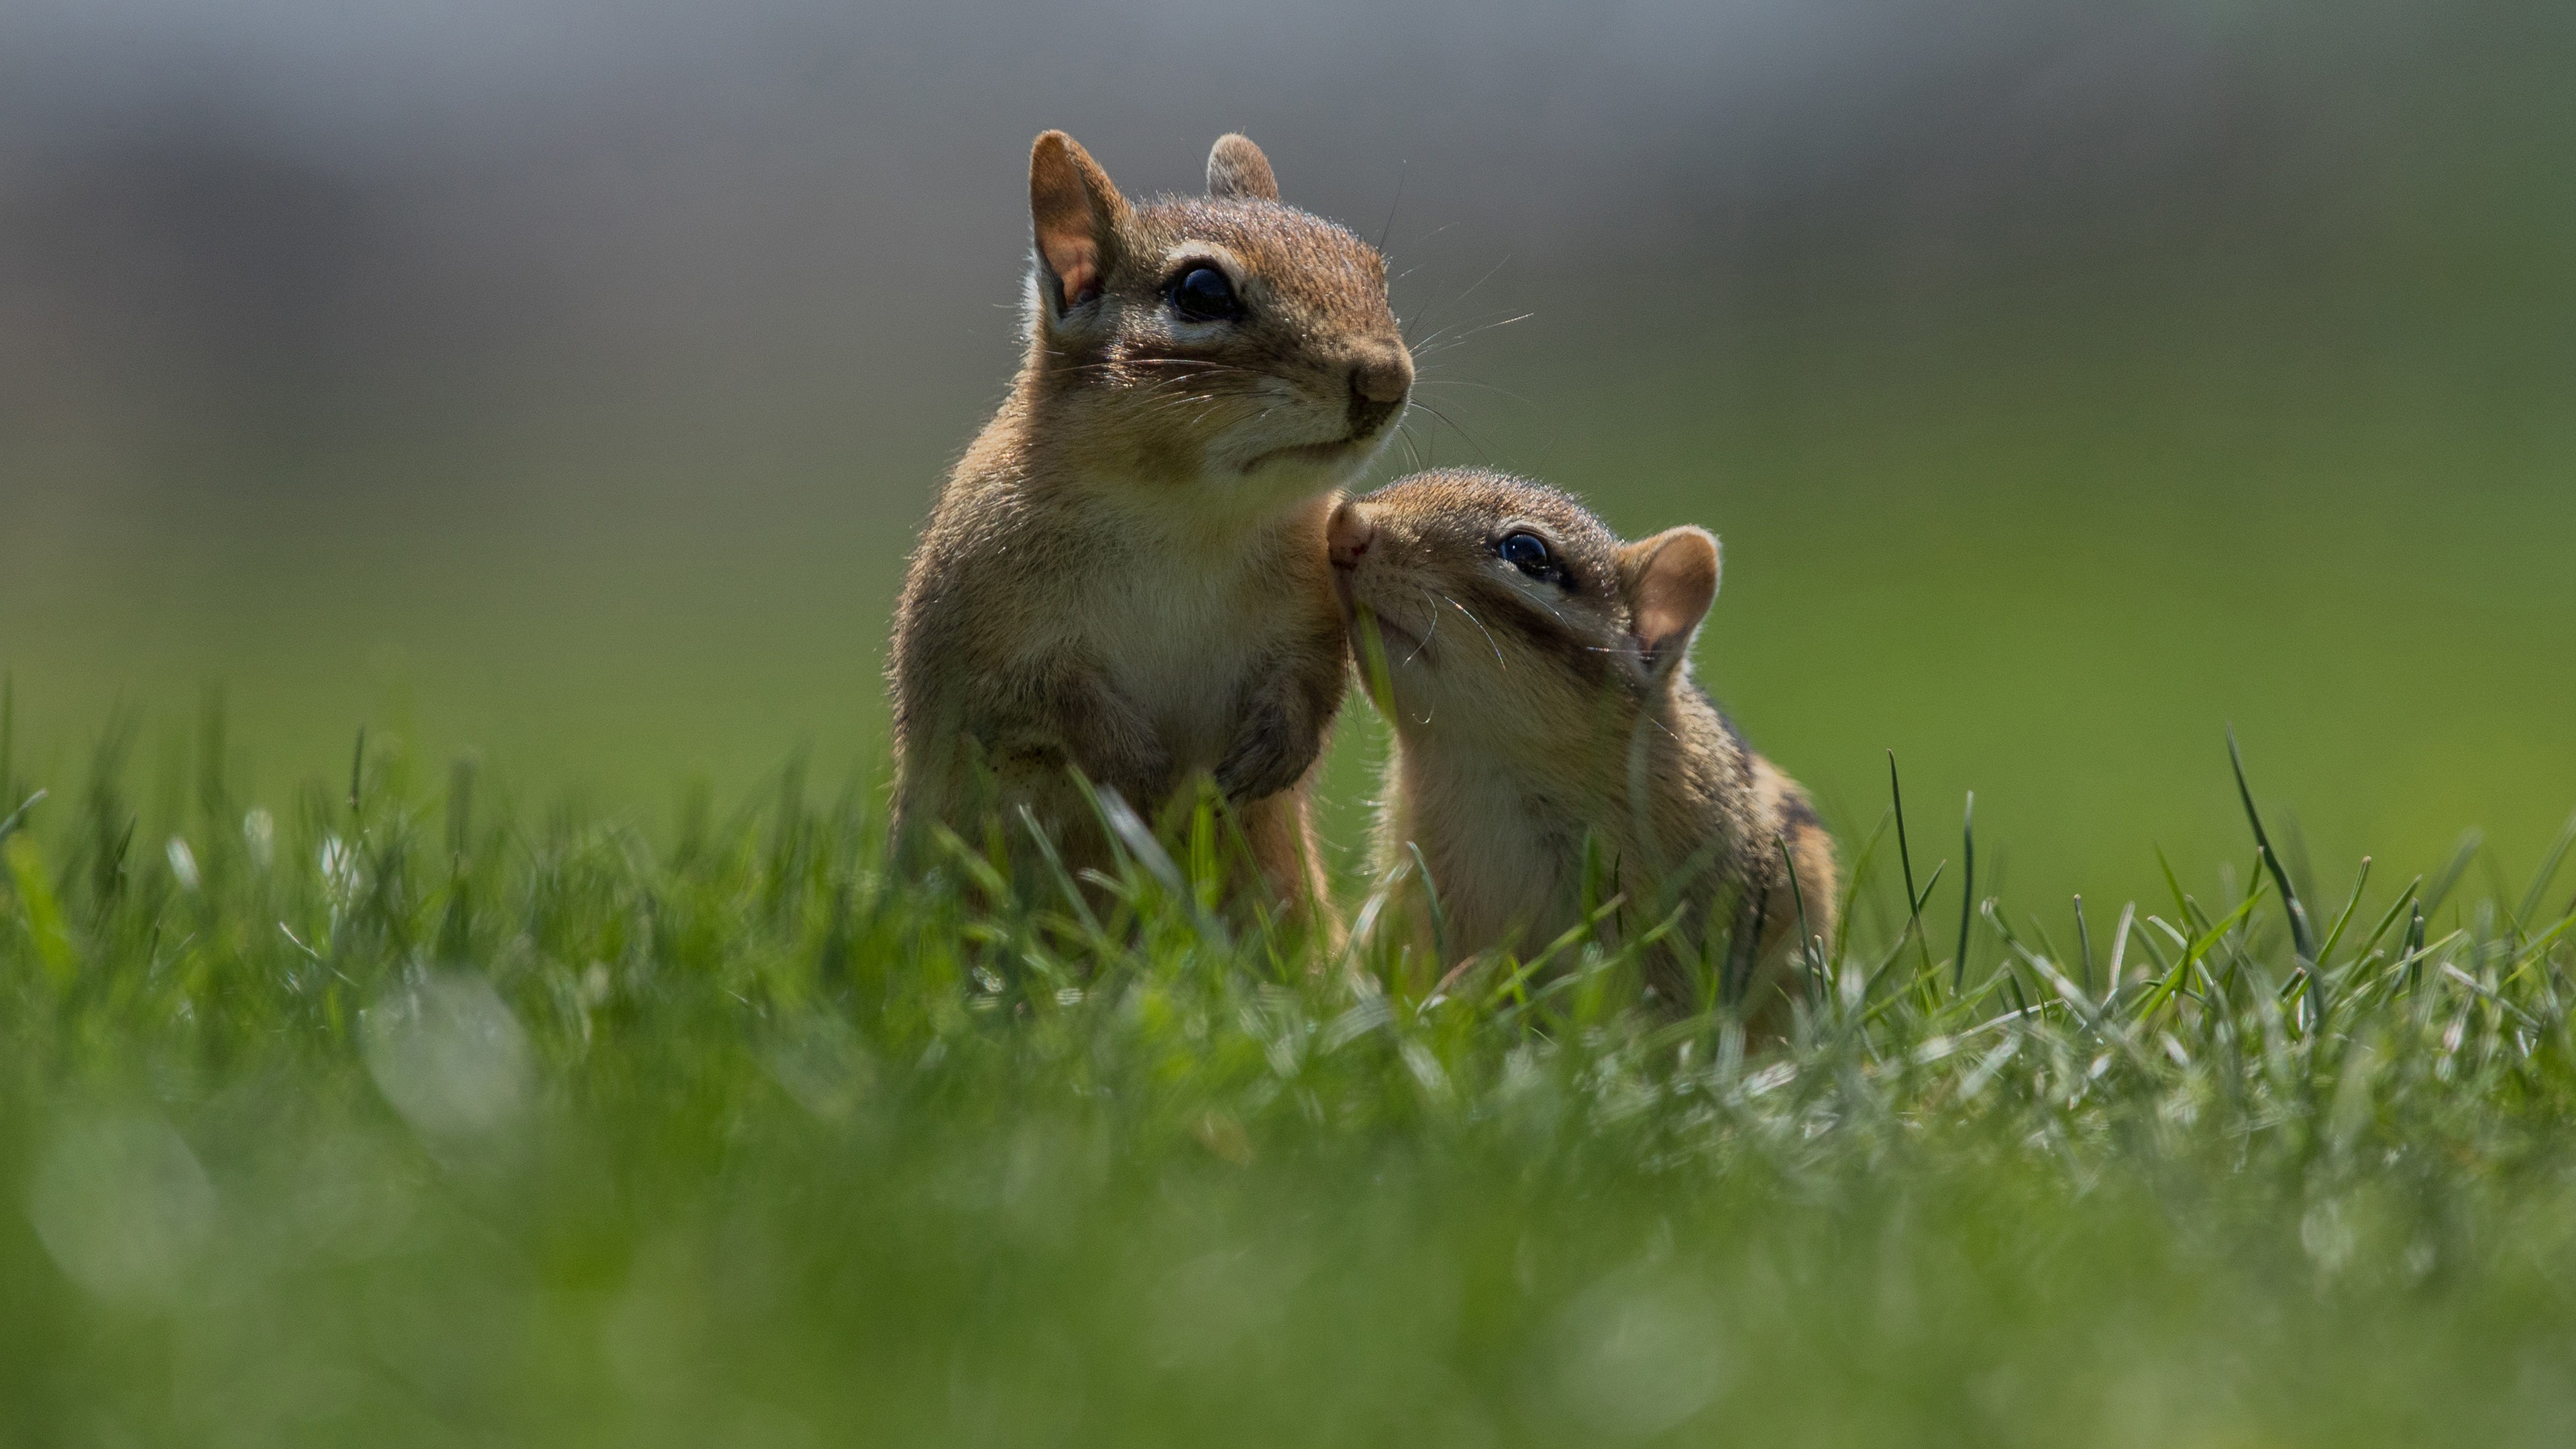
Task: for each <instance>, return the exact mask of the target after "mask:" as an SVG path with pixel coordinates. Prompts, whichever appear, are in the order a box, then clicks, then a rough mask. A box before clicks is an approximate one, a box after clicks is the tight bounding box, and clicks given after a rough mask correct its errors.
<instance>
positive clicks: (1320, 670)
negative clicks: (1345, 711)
mask: <svg viewBox="0 0 2576 1449" xmlns="http://www.w3.org/2000/svg"><path fill="white" fill-rule="evenodd" d="M1310 642H1311V643H1312V647H1309V648H1304V649H1300V650H1297V651H1295V652H1293V653H1289V654H1284V655H1282V656H1280V657H1277V658H1275V659H1274V660H1272V661H1271V662H1270V664H1269V665H1268V667H1266V668H1263V669H1261V670H1259V671H1257V672H1256V674H1255V678H1254V683H1253V685H1252V687H1251V688H1250V690H1248V691H1247V692H1246V695H1245V698H1244V701H1243V705H1242V708H1241V710H1240V712H1239V715H1238V718H1239V719H1240V721H1241V723H1240V724H1238V725H1237V726H1236V727H1235V732H1234V738H1233V740H1231V741H1230V742H1229V743H1228V744H1227V745H1226V750H1225V754H1224V755H1223V757H1221V758H1220V759H1218V761H1217V765H1216V783H1217V788H1218V789H1220V790H1223V791H1224V792H1225V797H1226V798H1227V799H1229V800H1232V801H1234V802H1235V803H1236V804H1238V805H1242V804H1248V803H1250V802H1252V801H1255V800H1261V799H1266V798H1268V797H1269V796H1272V795H1276V794H1278V793H1279V792H1280V791H1282V790H1285V789H1287V788H1288V787H1290V786H1291V785H1294V784H1296V783H1297V782H1298V781H1300V780H1302V779H1304V778H1305V777H1306V772H1307V771H1308V770H1310V769H1312V768H1314V765H1315V761H1316V760H1317V758H1319V757H1320V756H1321V755H1322V754H1323V752H1324V740H1325V738H1326V736H1327V735H1328V734H1329V733H1330V731H1331V729H1332V725H1333V716H1334V715H1335V714H1336V713H1338V712H1339V711H1340V709H1341V707H1342V692H1343V690H1344V688H1345V686H1346V685H1347V684H1348V681H1349V677H1350V664H1349V655H1348V653H1347V651H1346V650H1345V649H1344V648H1343V646H1342V642H1341V635H1340V633H1339V632H1338V630H1336V631H1334V632H1332V633H1331V634H1329V635H1327V636H1325V637H1324V638H1322V639H1320V640H1318V641H1310Z"/></svg>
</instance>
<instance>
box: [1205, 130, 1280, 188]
mask: <svg viewBox="0 0 2576 1449" xmlns="http://www.w3.org/2000/svg"><path fill="white" fill-rule="evenodd" d="M1208 195H1210V196H1212V197H1215V198H1216V199H1217V200H1219V201H1230V200H1232V199H1234V198H1235V197H1238V196H1248V197H1251V198H1253V199H1254V200H1256V201H1277V200H1278V199H1279V178H1278V177H1276V176H1273V175H1271V174H1270V158H1269V157H1267V156H1264V155H1262V154H1261V148H1260V147H1258V146H1255V145H1253V144H1252V138H1251V137H1249V136H1242V135H1237V134H1236V133H1234V132H1232V131H1228V132H1227V133H1225V134H1224V135H1222V136H1219V137H1217V138H1216V149H1215V150H1213V151H1210V152H1208Z"/></svg>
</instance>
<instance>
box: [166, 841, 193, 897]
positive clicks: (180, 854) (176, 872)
mask: <svg viewBox="0 0 2576 1449" xmlns="http://www.w3.org/2000/svg"><path fill="white" fill-rule="evenodd" d="M163 854H166V855H168V856H169V857H170V875H171V878H172V879H174V880H176V881H178V882H179V889H181V890H184V891H194V890H195V889H196V888H197V885H198V876H197V853H196V852H195V851H193V850H190V849H189V848H188V842H187V841H186V839H184V838H183V837H180V836H176V835H173V836H171V837H170V844H169V846H168V847H167V848H166V849H165V850H164V851H163Z"/></svg>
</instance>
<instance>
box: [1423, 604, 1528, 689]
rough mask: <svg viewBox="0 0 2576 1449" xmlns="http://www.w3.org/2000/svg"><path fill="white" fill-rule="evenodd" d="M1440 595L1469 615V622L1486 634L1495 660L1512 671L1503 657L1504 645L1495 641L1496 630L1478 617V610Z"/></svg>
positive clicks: (1452, 606)
mask: <svg viewBox="0 0 2576 1449" xmlns="http://www.w3.org/2000/svg"><path fill="white" fill-rule="evenodd" d="M1440 597H1441V598H1443V599H1448V600H1449V607H1450V608H1453V609H1455V610H1457V611H1458V612H1459V613H1461V614H1464V615H1466V616H1467V622H1468V623H1470V624H1473V625H1475V626H1476V632H1477V633H1479V634H1482V635H1484V636H1485V647H1486V648H1488V649H1491V650H1493V651H1494V662H1495V663H1496V664H1500V665H1502V666H1503V669H1504V671H1505V672H1506V673H1508V672H1510V670H1511V667H1512V666H1511V664H1510V663H1509V662H1508V661H1506V660H1505V659H1504V658H1503V646H1502V645H1500V644H1497V643H1495V642H1494V631H1493V630H1491V629H1488V628H1486V627H1485V621H1484V620H1482V619H1479V618H1477V617H1476V611H1475V610H1473V609H1470V608H1468V607H1467V606H1466V605H1464V604H1462V603H1459V602H1458V601H1457V600H1456V599H1450V598H1449V596H1448V595H1447V594H1442V595H1441V596H1440Z"/></svg>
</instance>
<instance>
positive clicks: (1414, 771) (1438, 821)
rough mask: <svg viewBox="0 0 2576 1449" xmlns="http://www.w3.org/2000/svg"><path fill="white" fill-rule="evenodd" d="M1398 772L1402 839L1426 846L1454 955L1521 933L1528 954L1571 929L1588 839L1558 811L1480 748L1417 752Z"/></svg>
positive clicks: (1395, 793) (1522, 948) (1396, 793)
mask: <svg viewBox="0 0 2576 1449" xmlns="http://www.w3.org/2000/svg"><path fill="white" fill-rule="evenodd" d="M1426 757H1428V758H1426ZM1397 768H1398V770H1399V771H1401V772H1402V776H1403V779H1402V783H1401V788H1399V789H1397V790H1394V791H1392V792H1391V794H1392V795H1393V797H1394V798H1396V799H1399V800H1402V801H1405V802H1407V805H1408V807H1409V818H1406V819H1402V820H1399V821H1397V822H1396V826H1397V832H1396V833H1397V838H1399V839H1410V840H1412V841H1414V842H1415V843H1417V844H1419V845H1420V846H1421V847H1422V852H1423V857H1424V859H1425V861H1426V862H1427V863H1428V864H1429V865H1430V867H1431V874H1432V879H1433V881H1434V883H1435V884H1436V885H1437V886H1438V888H1439V891H1440V900H1441V911H1442V913H1443V915H1444V917H1445V918H1446V923H1447V926H1448V934H1449V948H1450V950H1451V952H1452V953H1454V954H1458V955H1465V954H1468V953H1471V952H1475V951H1481V950H1484V949H1486V948H1488V947H1491V946H1496V945H1499V944H1501V943H1502V942H1503V941H1504V940H1505V939H1506V938H1509V937H1512V936H1515V935H1517V937H1518V938H1519V943H1520V944H1519V949H1520V951H1521V953H1522V954H1523V955H1527V954H1529V953H1531V952H1534V951H1537V950H1539V949H1541V948H1542V947H1544V946H1545V945H1546V944H1547V942H1548V941H1549V940H1551V939H1553V938H1554V937H1555V936H1556V934H1557V933H1559V932H1561V931H1563V930H1564V929H1565V927H1566V926H1567V925H1569V924H1571V921H1572V915H1573V912H1574V901H1575V898H1576V888H1577V886H1578V885H1579V884H1580V882H1579V881H1578V880H1577V879H1576V871H1577V870H1579V869H1580V866H1579V863H1578V858H1579V852H1580V849H1581V838H1580V830H1579V828H1578V827H1575V826H1573V825H1572V824H1570V823H1569V821H1568V820H1567V819H1566V818H1565V817H1564V815H1563V812H1562V811H1561V810H1560V809H1559V808H1557V807H1556V806H1554V805H1552V804H1551V803H1549V802H1547V801H1544V800H1542V799H1540V798H1539V797H1537V796H1535V795H1533V794H1532V793H1531V792H1530V791H1529V790H1528V789H1527V788H1526V782H1525V781H1521V780H1519V779H1517V778H1515V777H1514V775H1513V774H1512V773H1511V772H1510V771H1508V770H1506V769H1503V768H1500V767H1499V766H1497V765H1495V764H1494V763H1493V762H1491V761H1490V760H1484V759H1480V758H1477V757H1476V756H1475V755H1473V754H1472V753H1471V752H1461V751H1452V750H1439V751H1412V752H1408V753H1407V754H1406V756H1405V757H1404V758H1403V759H1402V760H1400V761H1399V763H1398V765H1397Z"/></svg>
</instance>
